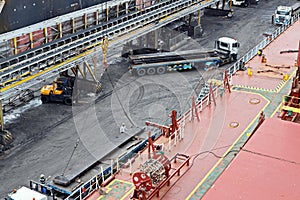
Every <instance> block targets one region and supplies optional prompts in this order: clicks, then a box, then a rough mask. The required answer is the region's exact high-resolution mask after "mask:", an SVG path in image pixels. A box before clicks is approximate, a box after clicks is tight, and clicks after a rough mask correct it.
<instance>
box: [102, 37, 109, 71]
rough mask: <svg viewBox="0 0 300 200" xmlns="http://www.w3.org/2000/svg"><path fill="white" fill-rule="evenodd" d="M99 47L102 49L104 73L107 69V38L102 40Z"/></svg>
mask: <svg viewBox="0 0 300 200" xmlns="http://www.w3.org/2000/svg"><path fill="white" fill-rule="evenodd" d="M101 47H102V52H103V69H104V71H105V70H106V68H107V60H106V59H107V58H106V56H107V49H108V38H107V37H105V38H103V40H102V46H101Z"/></svg>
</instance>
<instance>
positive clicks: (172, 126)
mask: <svg viewBox="0 0 300 200" xmlns="http://www.w3.org/2000/svg"><path fill="white" fill-rule="evenodd" d="M170 118H171V120H172V124H170V125H169V126H165V125H161V124H158V123H154V122H149V121H146V125H147V126H153V127H155V128H159V129H160V130H161V132H162V134H163V135H164V136H166V137H169V136H170V135H172V134H173V133H175V131H176V130H178V123H177V111H176V110H173V111H172V114H171V115H170Z"/></svg>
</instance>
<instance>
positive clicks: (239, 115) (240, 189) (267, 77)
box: [99, 21, 300, 200]
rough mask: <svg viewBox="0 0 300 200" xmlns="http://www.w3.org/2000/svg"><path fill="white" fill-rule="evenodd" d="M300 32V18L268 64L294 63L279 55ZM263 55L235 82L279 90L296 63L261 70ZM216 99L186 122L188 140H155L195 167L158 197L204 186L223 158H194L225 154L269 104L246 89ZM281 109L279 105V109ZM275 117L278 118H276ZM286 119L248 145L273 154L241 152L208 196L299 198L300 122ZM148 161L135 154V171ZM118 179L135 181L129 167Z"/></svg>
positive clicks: (272, 49)
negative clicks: (170, 144)
mask: <svg viewBox="0 0 300 200" xmlns="http://www.w3.org/2000/svg"><path fill="white" fill-rule="evenodd" d="M299 32H300V21H298V22H296V23H295V25H293V26H292V27H291V28H289V29H288V30H286V31H285V32H284V33H283V34H282V35H281V36H279V37H278V39H276V41H273V42H272V43H271V44H270V45H269V46H268V47H267V49H265V50H264V51H263V53H264V54H265V55H266V57H267V63H268V64H270V65H276V66H278V65H279V66H281V65H283V64H284V65H285V66H293V65H294V61H295V60H296V55H295V54H279V52H280V51H281V50H290V49H297V45H298V42H295V41H299V40H300V34H299ZM279 55H280V56H279ZM260 59H261V58H260V57H257V56H256V57H254V58H253V59H252V60H251V61H250V63H249V66H250V67H251V70H252V71H253V75H252V76H248V75H247V71H246V72H238V73H237V75H236V76H234V77H233V84H234V85H243V86H246V87H258V88H264V89H265V90H268V89H269V90H274V89H276V88H277V87H278V85H280V83H281V82H282V79H283V75H281V74H285V73H291V72H292V71H293V70H294V68H293V67H291V68H290V69H280V70H278V71H276V72H275V73H273V72H267V73H257V70H262V69H263V70H265V67H264V65H265V64H263V63H261V60H260ZM247 65H248V64H247ZM254 92H255V91H254ZM273 95H274V96H278V95H279V94H278V93H274V94H273ZM280 95H281V94H280ZM280 98H281V97H280ZM253 99H254V102H255V100H258V101H259V103H258V104H255V103H254V104H253V103H252V104H251V103H250V102H249V101H250V100H253ZM216 100H217V104H216V106H215V105H214V104H213V103H212V104H211V105H210V106H207V107H206V108H205V109H203V111H202V112H201V113H200V121H199V122H198V121H197V120H196V119H194V120H192V121H191V122H190V121H189V120H186V123H185V129H184V139H183V140H181V141H180V142H178V143H177V144H176V146H175V147H172V150H171V151H168V139H166V138H160V139H159V140H158V141H155V143H157V144H162V143H163V144H164V146H165V155H166V156H167V157H168V158H172V156H174V155H175V154H176V153H183V154H186V155H189V156H191V167H190V168H188V167H185V168H183V169H182V171H181V174H183V176H182V177H181V178H180V179H178V178H174V179H172V180H171V185H170V187H167V186H165V187H163V188H162V189H161V191H160V197H158V198H153V199H172V200H182V199H186V198H187V197H188V198H189V196H190V195H191V194H192V193H193V192H194V189H197V188H198V187H199V183H201V182H202V181H203V180H204V179H205V178H204V177H206V176H207V174H209V173H210V170H211V169H213V168H214V166H215V164H216V163H217V162H218V161H219V158H217V157H215V156H213V155H212V154H209V153H204V154H201V155H200V156H198V157H195V156H196V155H197V154H199V153H201V152H205V151H213V152H214V153H215V154H217V155H219V156H222V155H223V154H224V153H225V152H226V151H227V150H228V149H229V148H230V146H231V145H232V144H233V143H234V142H235V141H237V139H238V138H239V137H240V136H241V135H242V134H244V133H246V132H245V131H246V130H247V128H248V127H249V126H250V125H251V124H252V122H253V120H254V119H255V118H256V117H258V116H259V114H260V112H261V111H262V110H263V109H264V108H265V106H266V105H267V104H268V101H267V100H266V99H265V98H263V97H262V96H261V95H259V94H255V93H250V92H249V93H248V92H243V91H233V92H232V93H231V94H228V93H226V94H224V95H223V96H222V97H220V95H218V97H217V99H216ZM271 104H272V102H271ZM276 107H277V105H275V108H274V109H276ZM273 111H274V110H272V111H271V112H273ZM274 120H276V121H275V122H274ZM231 122H236V123H238V126H237V127H235V128H232V127H230V123H231ZM274 123H275V124H274ZM286 123H287V122H282V121H280V120H278V119H268V120H267V121H266V122H264V124H263V126H262V127H266V128H265V129H266V130H267V132H266V131H264V130H263V129H259V131H258V132H257V133H256V134H255V135H254V136H253V138H252V139H251V141H250V142H249V143H248V144H247V145H246V147H245V149H246V150H249V151H254V152H257V153H261V154H266V155H268V156H269V157H268V156H262V155H258V154H255V153H250V152H246V151H242V152H241V153H240V154H238V156H237V157H236V158H235V160H234V162H233V163H231V164H230V165H229V167H228V169H227V170H226V171H225V172H223V174H222V175H221V177H220V178H219V179H218V180H217V182H216V185H215V186H214V187H212V188H210V190H209V191H208V193H207V194H206V196H204V199H212V200H218V199H226V200H227V199H230V200H231V199H251V200H252V199H272V200H273V199H300V196H299V195H300V190H299V185H300V165H299V164H295V163H293V162H298V163H300V162H299V160H300V159H299V158H298V157H297V154H296V152H297V148H298V149H299V147H300V133H299V135H298V134H297V129H298V130H299V128H300V127H299V126H300V125H297V124H293V125H292V127H290V126H289V125H286ZM274 127H276V129H275V128H274ZM265 132H266V133H265ZM298 132H299V131H298ZM262 133H263V134H262ZM256 138H257V139H256ZM285 140H286V141H285ZM273 157H275V158H273ZM194 158H195V159H194ZM146 159H147V154H146V153H145V152H144V153H142V155H141V157H138V158H136V160H135V162H134V163H132V170H131V172H132V173H134V172H135V171H137V170H139V168H138V167H139V166H140V165H141V164H142V163H143V162H145V161H146ZM282 159H286V160H282ZM174 167H176V165H174ZM188 169H189V170H188ZM118 181H119V182H121V181H126V182H128V183H129V182H131V173H130V169H129V168H126V169H121V170H120V173H119V174H117V175H116V183H117V182H118ZM223 183H224V184H223ZM130 187H131V188H130ZM133 189H134V186H133V185H132V186H130V184H129V185H128V187H127V188H126V191H121V190H120V188H110V186H108V187H106V188H105V190H106V191H107V194H106V195H104V196H102V197H100V198H101V199H116V194H117V192H119V193H120V194H118V195H120V196H119V197H118V198H117V199H130V196H131V194H132V191H133ZM293 195H294V196H293ZM100 198H99V199H100Z"/></svg>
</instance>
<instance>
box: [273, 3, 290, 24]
mask: <svg viewBox="0 0 300 200" xmlns="http://www.w3.org/2000/svg"><path fill="white" fill-rule="evenodd" d="M291 18H292V7H290V6H278V7H277V9H276V11H275V15H274V24H276V25H282V24H284V25H288V24H289V23H290V21H291Z"/></svg>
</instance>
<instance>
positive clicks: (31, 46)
mask: <svg viewBox="0 0 300 200" xmlns="http://www.w3.org/2000/svg"><path fill="white" fill-rule="evenodd" d="M29 41H30V48H31V49H33V36H32V32H30V33H29Z"/></svg>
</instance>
